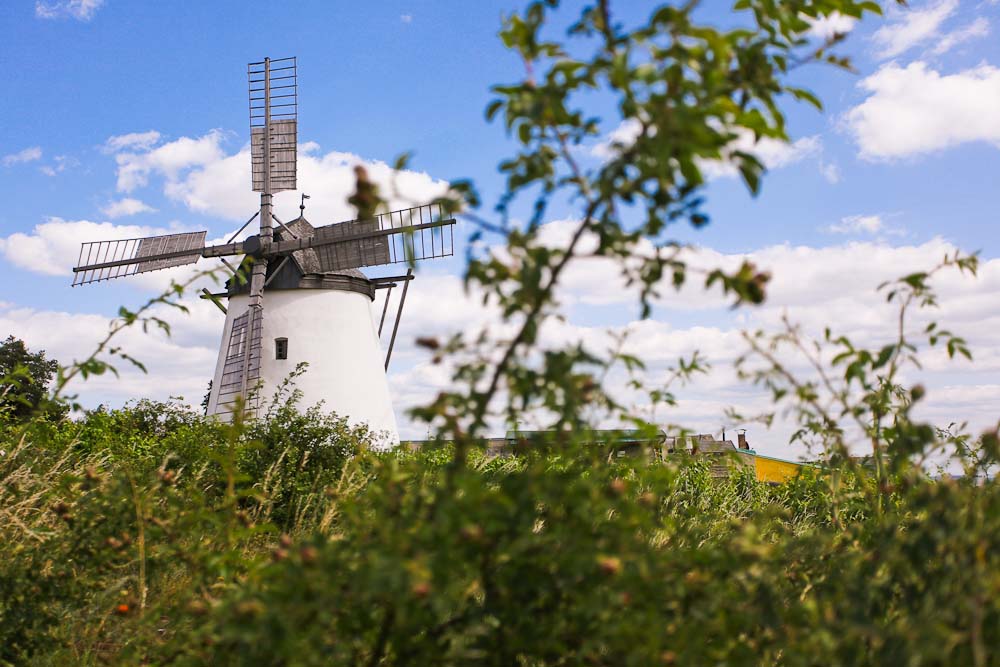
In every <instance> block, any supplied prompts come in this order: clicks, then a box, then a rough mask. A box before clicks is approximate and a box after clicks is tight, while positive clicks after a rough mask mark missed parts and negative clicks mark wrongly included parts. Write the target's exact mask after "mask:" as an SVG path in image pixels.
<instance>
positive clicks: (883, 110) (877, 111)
mask: <svg viewBox="0 0 1000 667" xmlns="http://www.w3.org/2000/svg"><path fill="white" fill-rule="evenodd" d="M859 86H860V87H861V88H862V89H863V90H865V91H867V92H868V93H869V96H868V98H867V99H866V100H865V101H864V102H862V103H861V104H859V105H858V106H856V107H854V108H852V109H850V110H849V111H848V112H847V113H846V114H845V115H844V119H843V120H844V123H845V125H846V127H847V128H848V130H849V131H850V132H851V133H852V134H853V135H854V138H855V140H856V141H857V143H858V146H859V148H860V152H861V157H863V158H865V159H869V160H885V159H893V158H902V157H909V156H914V155H919V154H921V153H930V152H934V151H939V150H943V149H946V148H950V147H952V146H957V145H960V144H963V143H971V142H987V143H991V144H993V145H995V146H998V147H1000V69H998V68H996V67H993V66H991V65H980V66H979V67H976V68H973V69H967V70H964V71H961V72H958V73H956V74H948V75H945V74H941V73H939V72H937V71H935V70H933V69H931V68H930V67H929V66H928V65H927V64H926V63H924V62H914V63H910V64H909V65H907V66H906V67H905V68H904V67H900V66H899V65H897V64H896V63H889V64H887V65H885V66H883V67H882V68H881V69H879V70H878V71H877V72H875V73H874V74H872V75H871V76H869V77H867V78H865V79H864V80H862V81H861V83H860V84H859Z"/></svg>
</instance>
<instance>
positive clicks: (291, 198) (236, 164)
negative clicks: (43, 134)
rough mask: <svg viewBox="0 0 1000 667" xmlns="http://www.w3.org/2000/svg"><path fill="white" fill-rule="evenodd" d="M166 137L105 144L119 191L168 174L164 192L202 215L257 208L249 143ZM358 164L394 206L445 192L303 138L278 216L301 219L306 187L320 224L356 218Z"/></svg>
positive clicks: (419, 175) (413, 174) (278, 199)
mask: <svg viewBox="0 0 1000 667" xmlns="http://www.w3.org/2000/svg"><path fill="white" fill-rule="evenodd" d="M160 139H161V136H160V134H159V133H158V132H156V131H152V130H151V131H149V132H143V133H133V134H127V135H121V136H117V137H111V138H110V139H109V140H108V141H107V142H106V144H105V146H106V149H107V150H108V151H110V152H113V153H115V160H116V162H117V165H118V189H119V190H120V191H122V192H132V191H134V190H136V189H138V188H140V187H144V186H146V185H149V183H150V180H151V178H152V177H154V176H158V177H161V178H162V179H163V192H164V194H166V195H167V196H168V197H169V198H170V199H173V200H175V201H178V202H180V203H181V204H183V205H184V206H186V207H187V208H189V209H190V210H192V211H196V212H198V213H205V214H209V215H216V216H220V217H223V218H226V219H228V220H245V219H246V218H248V217H249V216H250V215H251V213H252V212H253V211H254V210H256V209H257V208H258V207H259V201H260V198H259V195H258V194H257V193H254V192H253V191H252V190H251V187H250V149H249V146H244V147H243V148H242V149H241V150H239V151H237V152H236V153H232V154H229V153H227V152H226V151H225V150H224V149H223V144H224V140H225V135H224V134H223V133H222V132H220V131H218V130H213V131H211V132H208V133H207V134H205V135H203V136H201V137H198V138H191V137H181V138H179V139H176V140H174V141H169V142H166V143H162V144H160V143H159V142H160ZM158 144H159V145H158ZM355 165H363V166H364V167H365V168H366V169H367V171H368V175H369V177H370V178H371V179H372V180H373V181H374V182H375V183H377V184H378V185H379V188H380V191H381V192H382V194H383V196H385V197H386V199H387V200H388V202H389V206H390V208H394V209H395V208H406V207H409V206H413V205H414V204H424V203H427V202H428V201H430V200H431V199H433V198H435V197H437V196H440V195H442V194H444V192H445V191H446V189H447V183H446V182H445V181H442V180H439V179H434V178H432V177H431V176H429V175H428V174H426V173H423V172H418V171H413V170H404V171H400V172H395V171H394V170H393V169H392V168H391V167H390V166H389V165H388V164H386V163H385V162H381V161H379V160H365V159H363V158H361V157H360V156H357V155H353V154H351V153H342V152H338V151H331V152H328V153H325V154H324V153H321V152H320V151H319V146H318V144H315V143H313V142H304V143H301V144H299V156H298V190H297V191H295V192H283V193H278V194H277V195H275V197H274V204H275V211H276V213H277V214H278V215H279V216H280V217H282V219H285V218H289V219H291V218H295V217H297V216H298V205H299V201H300V199H299V194H300V193H303V192H304V193H306V194H309V195H310V200H309V203H308V210H307V212H306V215H307V217H308V218H309V219H310V220H311V221H313V222H314V223H316V224H330V223H333V222H339V221H342V220H350V219H352V218H353V217H354V209H353V208H352V207H351V206H349V205H348V204H347V198H348V197H349V196H350V195H351V194H352V193H353V192H354V188H355V176H354V166H355Z"/></svg>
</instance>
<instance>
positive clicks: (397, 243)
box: [308, 204, 455, 271]
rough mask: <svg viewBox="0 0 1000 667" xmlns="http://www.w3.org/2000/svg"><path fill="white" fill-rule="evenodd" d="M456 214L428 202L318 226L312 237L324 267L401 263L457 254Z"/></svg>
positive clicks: (313, 246)
mask: <svg viewBox="0 0 1000 667" xmlns="http://www.w3.org/2000/svg"><path fill="white" fill-rule="evenodd" d="M454 224H455V220H454V218H445V217H444V212H443V210H442V209H441V206H440V205H437V204H427V205H424V206H415V207H413V208H404V209H401V210H398V211H392V212H391V213H382V214H379V215H377V216H375V217H374V218H372V219H370V220H351V221H348V222H339V223H337V224H334V225H326V226H324V227H317V228H316V232H315V234H314V236H313V237H312V238H311V239H309V241H308V244H309V247H311V248H313V249H314V250H315V251H316V254H317V256H318V257H319V261H320V265H321V267H322V270H323V271H341V270H344V269H356V268H359V267H362V266H381V265H385V264H398V263H400V262H409V261H415V260H420V259H430V258H433V257H448V256H451V255H453V254H455V232H454Z"/></svg>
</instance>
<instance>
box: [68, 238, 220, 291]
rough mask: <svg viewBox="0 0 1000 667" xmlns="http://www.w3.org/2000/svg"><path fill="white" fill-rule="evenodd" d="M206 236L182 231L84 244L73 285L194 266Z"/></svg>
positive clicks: (74, 270)
mask: <svg viewBox="0 0 1000 667" xmlns="http://www.w3.org/2000/svg"><path fill="white" fill-rule="evenodd" d="M206 234H207V232H185V233H183V234H165V235H163V236H147V237H145V238H139V239H119V240H117V241H93V242H88V243H83V244H82V245H81V246H80V258H79V264H78V265H77V266H76V267H74V268H73V273H74V275H73V285H74V286H75V285H86V284H87V283H96V282H100V281H102V280H111V279H113V278H123V277H125V276H131V275H135V274H137V273H146V272H148V271H159V270H160V269H168V268H171V267H174V266H183V265H185V264H194V263H195V262H197V261H198V258H199V257H201V253H202V251H203V250H204V249H205V236H206Z"/></svg>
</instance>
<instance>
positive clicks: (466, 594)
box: [0, 404, 1000, 665]
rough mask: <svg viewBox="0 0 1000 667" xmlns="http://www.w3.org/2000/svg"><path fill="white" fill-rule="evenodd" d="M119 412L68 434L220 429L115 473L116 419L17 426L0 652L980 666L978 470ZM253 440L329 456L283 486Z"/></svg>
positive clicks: (222, 659)
mask: <svg viewBox="0 0 1000 667" xmlns="http://www.w3.org/2000/svg"><path fill="white" fill-rule="evenodd" d="M120 412H121V414H119V411H101V412H98V413H94V414H93V415H91V417H90V418H89V419H87V420H84V421H83V422H81V424H79V425H77V426H76V427H75V428H77V429H78V430H77V431H76V434H75V435H80V434H82V433H83V432H84V431H86V430H87V429H88V428H89V429H96V430H103V429H105V428H106V425H107V423H108V421H107V420H108V419H114V420H116V421H115V423H116V424H133V425H138V424H140V423H142V424H143V426H142V427H141V428H149V429H152V430H153V431H157V432H158V433H159V434H160V436H161V437H165V438H169V437H170V434H171V433H179V432H181V431H183V430H184V429H188V428H194V427H196V426H197V425H198V424H199V423H200V428H203V429H205V432H210V431H214V432H216V433H218V434H220V439H219V440H217V441H216V443H215V444H214V445H213V446H212V447H207V448H205V450H204V451H199V450H195V449H192V448H189V449H188V450H187V451H186V453H184V454H176V453H174V454H171V455H169V456H168V457H167V458H166V460H165V461H164V462H163V463H162V464H161V465H159V466H156V467H152V466H138V467H137V466H136V465H134V459H127V460H124V459H122V455H121V454H120V453H119V452H125V451H130V448H132V447H133V445H132V444H131V443H133V442H134V441H135V437H134V436H135V435H136V433H125V432H124V430H123V437H122V442H121V443H116V442H115V441H114V438H113V437H111V438H108V439H106V440H103V441H101V442H102V443H103V445H99V444H98V441H97V440H91V441H90V444H89V445H87V446H86V447H83V446H80V442H81V441H78V440H77V439H76V438H75V437H73V438H67V437H62V438H52V437H51V434H48V435H47V436H46V439H45V440H39V441H35V440H33V439H32V438H33V436H31V435H29V436H28V438H26V439H25V441H23V442H22V443H21V444H20V445H17V446H15V448H14V449H13V450H11V451H10V454H9V455H8V456H7V457H5V458H3V459H0V489H2V493H3V498H2V504H0V507H2V510H0V512H2V514H3V515H2V517H0V519H2V521H0V538H2V540H0V647H2V649H0V660H2V661H4V662H5V663H7V664H21V663H22V662H25V661H26V660H28V659H29V658H30V661H31V662H32V664H67V663H71V664H97V663H101V664H139V663H146V664H162V665H168V664H223V665H226V664H234V665H235V664H242V665H257V664H290V665H320V664H441V665H448V664H455V665H458V664H462V665H465V664H488V665H493V664H496V665H509V664H531V665H548V664H566V663H572V664H594V663H596V664H624V665H649V664H677V665H703V664H707V663H718V662H724V663H725V664H731V665H743V664H745V665H758V664H780V665H813V664H816V663H817V662H821V663H822V664H831V665H885V664H911V663H912V662H913V661H915V660H919V662H920V664H928V665H946V664H976V662H977V660H978V661H979V664H994V663H995V661H996V660H997V659H998V656H997V654H996V653H995V648H996V646H998V645H1000V603H998V600H1000V597H998V596H997V595H996V594H995V593H996V591H997V590H998V587H1000V574H998V573H1000V562H998V556H997V554H1000V493H998V491H1000V487H998V485H997V482H996V481H995V480H989V481H982V480H977V479H976V478H974V477H966V478H962V479H947V480H944V481H935V480H933V479H930V478H928V477H927V476H926V475H924V474H922V473H921V472H920V470H919V469H918V468H915V467H911V468H910V469H908V470H907V471H905V473H902V472H901V473H899V474H893V475H891V476H890V477H888V478H887V479H888V481H889V484H881V485H879V484H876V482H875V480H874V479H872V478H871V477H863V476H859V475H855V474H853V473H850V472H844V471H842V470H838V469H835V468H830V469H819V468H817V469H815V471H814V472H812V473H807V474H805V475H803V476H801V477H800V478H798V479H796V480H794V481H792V482H790V483H788V484H785V485H781V486H769V485H766V484H762V483H759V482H757V481H756V479H755V478H754V476H753V475H752V473H748V472H747V471H746V469H742V470H741V469H734V470H733V473H732V474H731V475H730V476H729V477H728V478H725V479H715V478H713V477H711V476H710V475H709V469H708V466H707V464H706V463H705V462H704V461H703V460H701V459H698V458H690V457H688V456H686V455H678V456H679V458H671V459H668V461H666V462H664V463H656V462H652V463H651V462H648V461H646V460H645V459H643V458H631V457H630V458H618V459H615V460H614V461H612V462H608V460H607V459H606V458H605V457H604V455H603V453H600V452H596V451H595V450H594V449H593V448H591V447H576V446H574V445H572V444H568V445H562V446H559V447H558V448H556V449H553V450H551V451H548V452H544V451H539V452H536V453H533V454H531V453H528V454H525V455H522V456H520V457H518V458H516V459H486V458H483V457H482V456H481V455H478V454H477V455H474V456H471V457H470V458H469V459H468V464H467V465H465V466H462V467H460V468H455V467H453V466H452V465H451V462H452V461H453V458H452V453H451V452H450V451H449V449H448V448H444V449H441V450H436V449H430V450H427V451H426V452H421V453H406V452H398V453H391V454H388V453H378V452H370V451H368V450H366V448H365V447H364V443H363V442H362V441H361V440H357V439H353V436H352V434H350V433H349V432H345V431H341V430H338V426H339V424H340V422H339V420H336V419H335V418H331V417H326V416H323V415H321V414H319V413H317V412H315V411H313V412H311V413H307V414H304V415H303V414H295V413H293V412H290V411H284V410H282V411H280V415H281V417H280V421H276V422H273V423H262V424H259V425H255V426H253V427H252V429H250V430H241V429H240V428H238V427H232V426H225V425H219V424H217V423H215V422H213V421H211V420H208V419H206V418H204V417H200V416H197V415H194V414H188V415H178V414H177V408H176V407H175V406H169V405H159V406H157V405H155V404H146V405H143V406H137V407H136V408H131V409H126V410H123V411H120ZM130 412H131V414H130ZM91 419H93V420H94V421H93V423H91ZM289 419H291V421H290V422H288V423H289V427H288V430H284V429H283V428H282V426H281V424H282V423H286V420H289ZM60 428H64V429H71V428H74V427H73V426H71V425H70V423H69V422H65V423H64V425H63V426H61V427H60ZM136 428H137V429H138V428H140V427H138V426H136ZM334 433H339V434H340V435H332V434H334ZM258 437H268V438H279V440H276V441H272V444H277V443H279V442H280V443H284V444H286V445H287V449H286V450H285V451H287V452H289V453H291V452H308V453H310V454H315V455H317V456H318V457H322V456H329V458H325V459H323V461H324V463H323V464H322V465H317V466H316V467H315V469H314V471H313V472H314V473H315V476H314V477H313V478H312V479H306V478H304V477H302V476H300V475H301V474H302V473H303V472H304V468H303V467H301V466H295V467H293V468H292V469H285V470H283V471H282V472H280V473H278V472H274V465H275V464H274V463H271V464H267V463H266V462H263V461H261V460H260V459H259V458H258V457H259V456H260V455H261V454H262V452H263V451H264V450H263V449H262V448H261V447H260V444H261V443H260V442H259V441H257V442H255V441H254V439H255V438H258ZM53 443H62V444H53ZM5 444H7V443H5ZM279 447H280V445H278V447H276V449H277V448H279ZM326 450H331V451H330V452H327V451H326ZM346 452H350V454H349V455H347V454H345V453H346ZM139 458H141V457H139ZM293 459H294V457H293V456H289V455H286V456H285V457H284V460H293ZM299 460H301V458H300V459H299ZM241 461H249V462H250V464H249V465H244V464H242V463H240V462H241ZM994 463H995V461H994ZM279 466H280V463H279ZM262 467H266V468H268V469H269V470H271V472H268V473H265V474H264V475H261V474H260V471H261V470H262V469H263V468H262ZM289 472H291V473H292V474H288V473H289ZM251 475H256V481H255V480H254V479H252V478H251ZM268 478H270V479H269V481H268ZM873 494H874V495H877V496H879V497H881V498H882V499H883V500H884V503H883V508H882V509H881V510H878V509H877V508H876V507H875V506H874V505H872V503H871V502H870V498H871V497H873ZM289 497H294V498H296V499H297V500H289ZM303 508H307V509H303ZM977 656H978V657H977Z"/></svg>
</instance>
